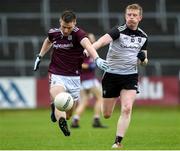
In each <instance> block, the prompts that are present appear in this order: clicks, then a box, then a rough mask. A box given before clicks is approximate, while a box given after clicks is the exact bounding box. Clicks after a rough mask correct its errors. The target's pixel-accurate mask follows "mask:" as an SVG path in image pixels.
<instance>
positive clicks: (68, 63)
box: [48, 27, 86, 76]
mask: <svg viewBox="0 0 180 151" xmlns="http://www.w3.org/2000/svg"><path fill="white" fill-rule="evenodd" d="M84 37H86V33H85V32H84V31H83V30H82V29H80V28H77V27H75V28H74V29H73V31H72V32H71V34H70V35H69V36H63V34H62V32H61V31H60V29H57V28H53V29H50V30H49V32H48V38H49V40H50V41H51V42H52V43H53V46H52V47H53V52H52V56H51V62H50V65H49V72H51V73H53V74H58V75H65V76H78V75H80V72H81V65H82V63H83V58H84V54H83V50H84V48H83V47H82V46H81V44H80V41H81V40H82V39H83V38H84Z"/></svg>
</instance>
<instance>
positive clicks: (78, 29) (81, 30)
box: [73, 26, 85, 33]
mask: <svg viewBox="0 0 180 151" xmlns="http://www.w3.org/2000/svg"><path fill="white" fill-rule="evenodd" d="M73 32H74V33H79V32H81V33H85V31H84V30H83V29H82V28H80V27H77V26H75V27H74V29H73Z"/></svg>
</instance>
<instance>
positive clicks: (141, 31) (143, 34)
mask: <svg viewBox="0 0 180 151" xmlns="http://www.w3.org/2000/svg"><path fill="white" fill-rule="evenodd" d="M138 32H140V33H141V34H142V36H143V37H148V35H147V34H146V33H145V32H144V30H142V29H141V28H139V27H138Z"/></svg>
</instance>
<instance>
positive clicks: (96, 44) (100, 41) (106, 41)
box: [93, 34, 113, 50]
mask: <svg viewBox="0 0 180 151" xmlns="http://www.w3.org/2000/svg"><path fill="white" fill-rule="evenodd" d="M112 41H113V39H112V38H111V36H110V35H109V34H105V35H104V36H102V37H100V38H99V39H98V40H97V41H96V42H94V43H93V47H94V48H95V49H96V50H98V49H99V48H101V47H103V46H106V45H108V44H109V43H110V42H112Z"/></svg>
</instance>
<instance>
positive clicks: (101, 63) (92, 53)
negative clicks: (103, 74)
mask: <svg viewBox="0 0 180 151" xmlns="http://www.w3.org/2000/svg"><path fill="white" fill-rule="evenodd" d="M80 43H81V45H82V46H83V48H84V49H86V50H87V52H88V53H89V54H90V56H91V57H92V58H93V59H94V60H95V62H96V65H97V66H98V67H99V68H100V69H101V70H104V71H106V70H107V69H108V68H109V67H108V65H107V62H106V61H105V60H103V59H101V58H100V57H99V55H98V53H97V51H96V49H94V47H93V46H92V44H91V42H90V41H89V39H88V38H86V37H85V38H83V39H82V40H81V42H80Z"/></svg>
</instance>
